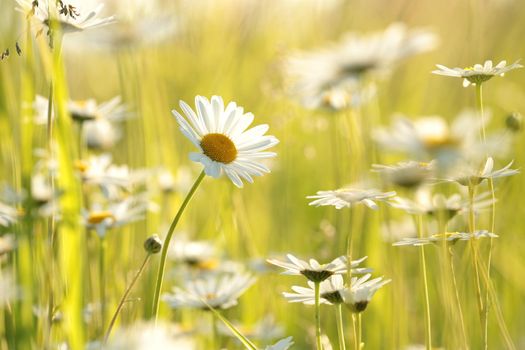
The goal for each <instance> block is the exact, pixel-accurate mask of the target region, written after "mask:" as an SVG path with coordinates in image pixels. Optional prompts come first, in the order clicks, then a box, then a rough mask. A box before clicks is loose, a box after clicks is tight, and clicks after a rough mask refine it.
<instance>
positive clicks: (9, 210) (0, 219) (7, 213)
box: [0, 202, 18, 227]
mask: <svg viewBox="0 0 525 350" xmlns="http://www.w3.org/2000/svg"><path fill="white" fill-rule="evenodd" d="M17 218H18V210H16V208H14V207H11V206H10V205H7V204H5V203H2V202H0V226H4V227H8V226H10V225H12V224H14V223H15V222H16V220H17Z"/></svg>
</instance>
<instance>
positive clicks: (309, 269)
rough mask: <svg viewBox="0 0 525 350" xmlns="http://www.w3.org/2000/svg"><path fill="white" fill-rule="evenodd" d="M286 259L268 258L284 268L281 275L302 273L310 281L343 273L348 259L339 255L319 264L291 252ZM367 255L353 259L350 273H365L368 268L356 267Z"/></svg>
mask: <svg viewBox="0 0 525 350" xmlns="http://www.w3.org/2000/svg"><path fill="white" fill-rule="evenodd" d="M286 258H287V259H288V261H281V260H277V259H268V260H266V261H268V262H269V263H270V264H272V265H275V266H279V267H282V268H283V269H285V271H284V272H282V274H283V275H303V276H305V277H306V278H308V279H309V280H310V281H312V282H322V281H324V280H325V279H327V278H329V277H330V276H332V275H340V274H344V273H346V272H347V271H348V260H347V258H346V256H340V257H338V258H336V259H334V260H332V261H331V262H330V263H328V264H322V265H321V264H319V263H318V262H317V260H315V259H310V260H309V261H308V262H306V261H304V260H301V259H298V258H296V257H295V256H293V255H292V254H286ZM366 258H367V257H366V256H365V257H363V258H361V259H358V260H353V261H352V263H351V264H350V266H351V268H352V273H365V272H369V271H370V269H366V268H360V267H358V266H359V264H360V263H362V262H363V261H365V259H366Z"/></svg>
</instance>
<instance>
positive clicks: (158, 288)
mask: <svg viewBox="0 0 525 350" xmlns="http://www.w3.org/2000/svg"><path fill="white" fill-rule="evenodd" d="M205 175H206V174H205V173H204V170H203V171H202V172H201V173H200V175H199V177H198V178H197V180H195V183H194V184H193V186H192V187H191V189H190V191H189V192H188V194H187V195H186V198H184V201H183V202H182V204H181V206H180V208H179V211H178V212H177V214H176V215H175V218H174V219H173V222H172V223H171V226H170V228H169V230H168V234H167V235H166V239H165V240H164V244H163V245H162V252H161V256H160V262H159V272H158V274H157V282H156V285H155V296H154V297H153V308H152V310H153V317H154V318H155V322H157V318H158V314H159V300H160V293H161V290H162V281H163V279H164V269H165V268H166V258H167V256H168V248H169V245H170V241H171V237H172V236H173V232H174V231H175V227H177V224H178V223H179V220H180V218H181V217H182V213H184V209H186V206H187V205H188V203H189V202H190V200H191V198H192V197H193V195H194V194H195V191H196V190H197V188H198V187H199V185H200V184H201V182H202V180H203V179H204V176H205Z"/></svg>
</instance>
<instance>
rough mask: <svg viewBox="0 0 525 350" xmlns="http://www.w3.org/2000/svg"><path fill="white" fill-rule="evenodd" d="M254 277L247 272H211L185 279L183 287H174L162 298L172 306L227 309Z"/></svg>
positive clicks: (233, 303) (235, 303) (251, 283)
mask: <svg viewBox="0 0 525 350" xmlns="http://www.w3.org/2000/svg"><path fill="white" fill-rule="evenodd" d="M254 283H255V277H253V276H252V275H250V274H248V273H235V274H212V275H205V276H204V277H202V278H197V279H195V280H189V281H186V282H185V284H184V288H179V287H174V288H173V291H172V293H168V294H164V295H163V298H162V299H163V300H164V301H165V302H166V303H167V304H168V305H169V306H171V307H172V308H183V307H188V308H195V309H204V310H207V309H208V305H209V306H211V307H213V308H218V309H229V308H230V307H232V306H235V305H237V299H238V298H239V297H240V296H241V295H242V294H243V293H244V292H245V291H246V290H247V289H248V288H249V287H250V286H252V285H253V284H254Z"/></svg>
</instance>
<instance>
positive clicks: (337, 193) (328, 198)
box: [306, 188, 396, 209]
mask: <svg viewBox="0 0 525 350" xmlns="http://www.w3.org/2000/svg"><path fill="white" fill-rule="evenodd" d="M395 195H396V192H394V191H391V192H381V191H379V190H376V189H366V190H365V189H359V188H342V189H338V190H333V191H317V194H315V195H313V196H307V197H306V198H309V199H314V201H312V202H310V203H309V205H312V206H316V207H319V206H327V205H331V206H334V207H335V208H336V209H342V208H345V207H348V208H350V207H351V206H352V205H355V204H358V203H361V204H364V205H366V206H367V207H369V208H370V209H377V208H378V206H377V204H376V203H375V201H385V200H387V199H388V198H391V197H393V196H395Z"/></svg>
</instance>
